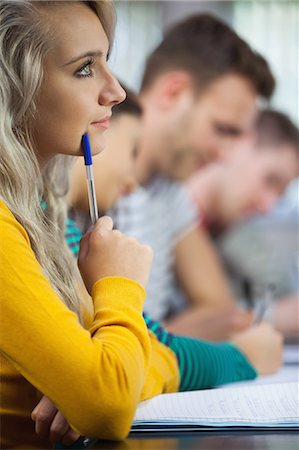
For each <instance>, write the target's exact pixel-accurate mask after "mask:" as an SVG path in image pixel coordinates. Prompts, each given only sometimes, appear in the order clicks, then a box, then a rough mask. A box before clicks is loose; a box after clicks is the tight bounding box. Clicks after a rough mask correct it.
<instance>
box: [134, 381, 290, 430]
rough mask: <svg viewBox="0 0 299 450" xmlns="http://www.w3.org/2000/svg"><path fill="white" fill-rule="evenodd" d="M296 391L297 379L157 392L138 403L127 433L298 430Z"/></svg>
mask: <svg viewBox="0 0 299 450" xmlns="http://www.w3.org/2000/svg"><path fill="white" fill-rule="evenodd" d="M298 390H299V383H298V382H286V383H273V384H268V385H265V384H262V385H245V386H242V385H241V384H239V385H238V386H237V387H224V388H219V389H206V390H201V391H192V392H181V393H174V394H163V395H158V396H157V397H154V398H153V399H150V400H146V401H144V402H142V403H140V405H139V406H138V408H137V411H136V414H135V418H134V421H133V425H132V428H131V432H133V433H137V432H145V431H182V430H185V431H186V430H192V431H193V430H197V429H198V430H204V429H211V428H213V429H216V428H221V429H222V428H228V427H230V429H231V428H233V427H234V428H238V429H239V428H241V429H243V428H259V429H265V428H266V429H269V428H273V427H275V429H285V430H286V429H292V430H297V431H299V392H298Z"/></svg>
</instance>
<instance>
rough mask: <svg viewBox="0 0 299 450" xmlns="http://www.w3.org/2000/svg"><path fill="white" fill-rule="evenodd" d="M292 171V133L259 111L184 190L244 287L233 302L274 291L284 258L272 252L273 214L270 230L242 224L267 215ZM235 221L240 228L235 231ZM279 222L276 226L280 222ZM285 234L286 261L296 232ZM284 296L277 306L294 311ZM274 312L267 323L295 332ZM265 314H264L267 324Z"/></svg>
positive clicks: (298, 136)
mask: <svg viewBox="0 0 299 450" xmlns="http://www.w3.org/2000/svg"><path fill="white" fill-rule="evenodd" d="M298 171H299V131H298V129H297V128H296V126H295V125H294V124H293V123H292V122H291V120H290V119H289V118H288V117H286V116H285V115H284V114H282V113H279V112H277V111H272V110H265V111H262V112H261V113H260V116H259V118H258V121H257V124H256V132H255V133H253V134H252V135H251V136H247V137H245V138H244V139H240V140H239V142H238V143H237V144H236V145H235V146H234V147H233V148H232V150H231V152H230V154H227V157H226V159H225V160H223V161H221V162H219V163H218V164H213V165H210V166H208V167H206V168H204V169H202V170H199V171H198V172H197V173H196V174H194V175H193V176H192V177H191V178H190V180H189V181H188V183H187V184H186V187H187V190H188V191H189V193H190V195H191V197H192V199H193V200H194V202H195V204H196V205H197V208H198V212H199V224H200V226H201V227H202V228H204V229H205V230H206V231H207V233H208V234H209V235H210V236H211V237H212V238H213V239H214V241H215V242H216V243H217V245H218V248H219V250H220V252H221V253H222V255H223V261H224V264H225V265H226V268H227V271H228V273H229V274H230V275H233V274H234V275H235V278H237V279H239V281H240V283H241V286H242V285H243V287H245V290H242V289H241V290H240V289H239V291H237V295H238V296H239V297H243V296H247V297H248V296H249V295H250V296H262V297H263V296H265V295H267V293H266V292H265V291H266V290H267V286H270V285H275V286H276V288H278V287H279V279H280V275H281V272H282V270H279V269H278V268H279V262H280V261H282V259H283V255H284V254H285V252H283V251H282V250H283V249H281V250H280V251H279V254H278V253H277V252H276V254H274V253H275V248H278V247H277V246H278V243H277V242H276V241H275V234H274V231H275V229H274V228H275V223H276V224H277V226H278V225H279V223H278V221H277V220H276V221H275V217H274V216H275V215H274V213H273V214H272V215H271V216H269V220H270V217H272V221H273V222H272V226H271V224H269V220H268V221H266V224H267V226H266V224H265V225H264V227H262V224H263V218H262V217H260V219H259V221H257V222H256V223H255V224H251V226H250V225H248V226H246V224H245V223H244V222H245V221H246V220H248V218H250V217H251V216H253V215H255V214H258V213H259V214H266V213H267V212H269V211H270V210H271V209H272V208H273V206H274V205H275V204H276V202H277V201H278V199H279V197H280V196H281V195H282V193H283V192H284V191H285V189H286V187H287V186H288V184H289V183H290V181H291V180H293V179H294V178H295V177H296V176H298ZM241 221H243V224H242V225H239V226H238V227H236V225H238V224H239V223H240V222H241ZM279 222H280V224H281V222H282V220H280V221H279ZM285 222H286V221H285ZM288 223H289V225H291V223H290V222H288ZM293 223H294V226H295V227H294V231H295V228H296V229H297V225H295V222H294V221H293ZM276 228H277V227H276ZM280 228H282V226H281V227H280ZM290 228H291V227H290V226H289V227H288V230H289V233H288V236H289V253H288V255H289V259H290V258H291V255H292V252H293V249H291V247H292V246H293V247H294V246H296V240H297V237H295V236H297V231H295V232H293V234H291V233H290V231H291V230H290ZM245 230H247V233H246V231H245ZM271 230H272V232H271ZM276 236H277V234H276ZM292 237H293V244H292ZM271 239H272V240H271ZM287 241H288V240H287V239H286V238H284V239H283V246H284V247H285V246H286V244H287ZM283 260H284V262H283V263H282V264H284V265H286V261H285V259H283ZM288 267H289V266H288ZM275 268H276V269H275ZM278 272H279V273H278ZM275 273H276V276H275ZM248 284H252V289H251V290H254V289H253V288H254V287H256V285H258V286H257V287H258V288H260V292H258V291H256V292H252V293H250V292H249V288H250V286H248ZM268 294H269V293H268ZM274 294H275V292H274ZM286 294H289V295H290V297H292V298H293V300H289V301H288V302H284V303H283V304H284V305H287V304H292V303H293V307H291V310H293V309H294V308H296V305H297V308H298V306H299V305H298V296H296V295H294V294H295V292H293V293H292V292H287V293H286ZM292 294H293V295H292ZM276 295H277V294H276ZM275 308H276V306H275V307H274V309H275ZM277 308H279V311H280V313H279V314H278V313H276V312H275V311H274V310H273V311H272V313H271V315H272V318H271V320H272V319H273V320H274V322H275V324H276V325H277V326H279V328H280V329H282V330H283V331H284V332H285V333H286V334H288V332H291V330H293V331H294V330H296V328H297V332H299V325H298V321H296V323H297V325H295V323H294V320H293V321H290V322H287V321H285V320H284V323H282V315H281V308H282V304H281V305H280V306H279V307H278V306H277ZM285 308H286V306H285ZM270 309H271V308H269V309H268V312H267V316H268V318H269V319H270ZM274 316H275V317H274ZM288 330H289V331H288ZM293 331H292V332H293Z"/></svg>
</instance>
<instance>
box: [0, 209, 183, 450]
mask: <svg viewBox="0 0 299 450" xmlns="http://www.w3.org/2000/svg"><path fill="white" fill-rule="evenodd" d="M144 298H145V292H144V290H143V289H142V287H141V286H140V285H139V284H137V283H135V282H134V281H132V280H128V279H125V278H120V277H110V278H105V279H102V280H100V281H98V282H97V283H95V285H94V287H93V292H92V300H93V306H94V314H93V317H92V320H91V326H90V327H88V329H85V328H83V327H82V326H81V325H80V323H79V322H78V319H77V316H76V315H75V314H74V313H73V312H71V311H70V310H69V309H68V308H67V307H66V306H65V305H64V303H63V302H62V301H61V299H60V298H59V297H58V296H57V295H56V293H55V292H54V291H53V289H52V288H51V286H50V283H49V281H48V280H47V279H46V278H45V276H44V275H43V273H42V271H41V268H40V266H39V264H38V262H37V260H36V258H35V255H34V253H33V251H32V249H31V246H30V241H29V237H28V234H27V233H26V231H25V229H24V228H23V227H22V226H21V225H20V224H19V223H18V222H17V220H16V219H15V217H14V216H13V215H12V214H11V212H10V211H9V210H8V208H7V207H6V206H5V205H4V203H3V202H1V201H0V314H1V318H0V326H1V328H0V351H1V353H0V379H1V383H0V384H1V391H0V402H1V403H0V411H1V445H0V446H1V448H34V447H37V448H51V447H52V445H51V444H50V443H49V442H48V441H45V440H42V439H40V438H38V437H37V436H36V435H35V432H34V423H33V422H32V420H31V418H30V414H31V411H32V409H33V408H34V407H35V406H36V404H37V403H38V401H39V399H40V398H41V396H42V394H45V395H47V396H48V397H49V398H50V399H51V400H52V401H53V402H54V404H55V405H56V406H57V408H58V409H59V410H60V411H61V412H62V413H63V414H64V415H65V417H66V418H67V419H68V421H69V423H70V424H71V425H72V427H73V428H74V429H75V430H77V431H78V432H79V433H80V434H82V435H86V436H93V437H99V438H103V439H123V438H125V437H126V435H127V433H128V432H129V429H130V424H131V421H132V419H133V416H134V412H135V408H136V406H137V404H138V402H139V401H140V400H144V399H146V398H149V397H152V396H154V395H157V394H159V393H162V392H173V391H175V390H177V389H178V384H179V374H178V367H177V361H176V357H175V355H174V354H173V353H172V352H171V350H169V349H168V348H167V347H165V346H164V345H162V344H161V343H159V342H158V341H157V340H156V338H155V337H154V335H153V334H149V332H148V330H147V328H146V325H145V323H144V321H143V318H142V315H141V313H142V306H143V302H144Z"/></svg>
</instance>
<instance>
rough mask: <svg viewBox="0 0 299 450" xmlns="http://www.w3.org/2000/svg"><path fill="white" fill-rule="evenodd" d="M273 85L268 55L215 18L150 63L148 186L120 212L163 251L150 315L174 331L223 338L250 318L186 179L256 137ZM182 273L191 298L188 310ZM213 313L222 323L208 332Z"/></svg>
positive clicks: (171, 39) (125, 226) (135, 232)
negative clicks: (200, 223) (261, 103)
mask: <svg viewBox="0 0 299 450" xmlns="http://www.w3.org/2000/svg"><path fill="white" fill-rule="evenodd" d="M273 89H274V80H273V77H272V74H271V72H270V69H269V67H268V65H267V63H266V62H265V60H264V59H263V58H262V57H261V56H260V55H258V54H256V53H254V52H253V51H252V50H251V49H250V48H249V46H248V45H247V44H246V43H245V42H244V41H242V40H241V39H240V38H239V37H238V36H237V35H236V33H234V32H233V31H232V30H231V29H230V28H229V27H228V26H227V25H225V24H223V23H222V22H221V21H220V20H218V19H216V18H214V17H212V16H209V15H196V16H193V17H191V18H189V19H186V20H184V21H183V22H181V23H179V24H177V25H175V26H174V27H173V28H172V29H171V30H169V31H168V32H167V33H166V34H165V37H164V39H163V41H162V43H161V44H160V45H159V46H158V47H157V48H156V50H154V51H153V53H152V54H151V55H150V57H149V59H148V61H147V64H146V68H145V72H144V77H143V82H142V87H141V93H140V99H141V103H142V107H143V110H144V117H143V124H142V132H141V138H140V154H139V156H138V160H137V173H138V179H139V181H140V182H141V184H142V185H143V186H142V187H141V188H139V189H138V190H137V191H136V192H135V193H134V194H132V195H130V196H128V197H127V198H124V199H122V200H121V201H120V203H119V204H118V205H117V209H116V212H115V215H114V218H115V220H116V223H117V226H118V227H119V228H120V230H123V231H125V232H126V233H127V234H129V235H131V236H135V237H138V239H140V240H141V241H142V242H144V243H148V244H149V245H151V247H152V248H153V249H154V254H155V257H154V263H153V268H152V272H151V275H150V281H149V286H148V295H147V300H146V302H145V311H146V312H148V313H149V314H150V315H151V316H152V317H153V318H154V319H156V320H163V321H164V323H165V325H166V326H167V328H168V329H169V330H170V331H173V332H177V333H180V334H189V335H192V336H195V337H203V338H212V339H223V338H226V337H227V336H228V335H229V334H230V332H231V331H234V330H236V329H239V328H242V327H245V326H247V325H248V324H249V322H250V320H251V317H249V315H247V314H245V313H241V311H236V310H235V303H234V299H233V296H232V294H231V291H230V289H229V286H228V283H227V282H226V279H225V276H224V274H223V271H222V268H221V265H220V263H219V260H218V257H217V254H216V252H215V251H214V248H213V246H211V244H210V242H209V240H208V239H207V238H206V236H205V235H204V233H201V232H200V230H198V227H197V215H196V210H195V208H194V206H193V205H192V204H191V202H190V200H189V199H188V196H187V195H186V193H185V191H184V189H183V187H182V186H181V183H180V181H182V180H184V179H185V178H187V177H188V176H189V175H190V174H191V173H192V172H193V171H194V170H195V168H196V167H198V164H199V163H200V164H207V163H208V162H210V161H211V160H213V159H215V158H216V159H217V158H219V157H221V156H222V155H223V154H225V153H226V151H227V149H229V148H230V147H231V145H232V143H233V142H234V140H235V139H237V138H239V137H240V135H242V134H244V133H247V132H248V130H250V128H251V127H252V125H253V123H254V120H255V116H256V111H257V106H256V103H257V99H258V97H262V98H264V99H268V98H269V97H270V96H271V94H272V91H273ZM199 255H200V257H199ZM202 260H204V264H202ZM175 275H177V277H178V279H179V282H180V284H181V286H183V289H184V294H185V297H186V298H187V302H188V303H187V305H186V308H185V311H184V312H181V313H180V314H178V312H179V308H180V305H178V304H177V303H176V301H175V290H176V285H175ZM232 310H233V311H234V312H233V311H232ZM174 316H175V317H174ZM213 318H214V319H216V322H217V324H218V326H217V325H216V324H215V325H216V326H210V327H209V328H208V329H207V328H205V329H204V328H203V324H204V323H207V321H210V320H213Z"/></svg>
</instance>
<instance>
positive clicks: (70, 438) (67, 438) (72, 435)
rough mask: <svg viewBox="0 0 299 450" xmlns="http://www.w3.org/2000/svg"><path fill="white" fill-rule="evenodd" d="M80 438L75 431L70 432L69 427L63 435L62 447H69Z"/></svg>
mask: <svg viewBox="0 0 299 450" xmlns="http://www.w3.org/2000/svg"><path fill="white" fill-rule="evenodd" d="M79 437H80V434H79V433H76V431H74V430H72V429H71V427H69V428H68V430H67V431H66V433H65V435H64V436H63V438H62V439H61V442H62V444H64V445H71V444H73V443H74V442H76V441H77V440H78V439H79Z"/></svg>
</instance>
